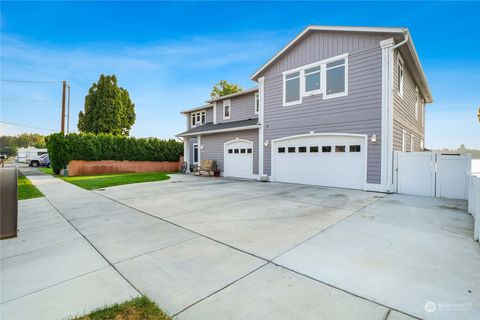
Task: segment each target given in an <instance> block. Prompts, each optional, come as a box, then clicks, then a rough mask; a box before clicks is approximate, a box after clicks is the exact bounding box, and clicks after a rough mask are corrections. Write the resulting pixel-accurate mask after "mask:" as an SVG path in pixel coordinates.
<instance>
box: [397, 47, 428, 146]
mask: <svg viewBox="0 0 480 320" xmlns="http://www.w3.org/2000/svg"><path fill="white" fill-rule="evenodd" d="M397 54H398V51H397V50H395V53H394V59H393V88H394V90H393V91H394V93H393V150H399V151H401V150H402V130H404V129H405V131H406V132H407V134H406V143H405V145H406V151H410V134H413V139H414V143H413V151H414V152H417V151H422V150H421V148H420V143H421V142H420V141H421V140H423V141H425V119H424V118H423V116H424V114H425V113H424V112H423V110H422V108H424V105H423V104H420V106H419V109H418V119H416V118H415V95H416V91H415V87H416V84H415V81H414V80H413V77H412V73H411V72H410V70H408V68H407V66H406V64H404V66H403V70H404V71H403V79H404V81H403V98H402V97H401V96H400V95H399V94H398V92H397V89H396V88H397V71H398V70H397V64H398V60H397ZM424 143H425V142H424Z"/></svg>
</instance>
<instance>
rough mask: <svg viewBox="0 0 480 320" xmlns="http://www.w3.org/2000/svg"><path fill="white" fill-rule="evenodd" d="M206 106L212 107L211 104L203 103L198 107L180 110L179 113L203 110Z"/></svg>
mask: <svg viewBox="0 0 480 320" xmlns="http://www.w3.org/2000/svg"><path fill="white" fill-rule="evenodd" d="M207 108H213V105H211V104H206V105H203V106H200V107H196V108H192V109H188V110H184V111H181V112H180V113H190V112H193V111H198V110H203V109H207Z"/></svg>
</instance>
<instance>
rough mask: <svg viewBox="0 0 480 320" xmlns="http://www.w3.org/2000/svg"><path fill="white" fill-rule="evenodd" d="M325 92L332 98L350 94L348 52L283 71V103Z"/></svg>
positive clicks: (299, 101) (291, 103)
mask: <svg viewBox="0 0 480 320" xmlns="http://www.w3.org/2000/svg"><path fill="white" fill-rule="evenodd" d="M321 93H322V94H323V99H331V98H336V97H341V96H346V95H347V94H348V53H347V54H342V55H339V56H336V57H332V58H329V59H325V60H322V61H318V62H314V63H311V64H308V65H305V66H302V67H299V68H295V69H292V70H288V71H285V72H283V105H284V106H290V105H295V104H300V103H302V99H303V97H308V96H312V95H316V94H321Z"/></svg>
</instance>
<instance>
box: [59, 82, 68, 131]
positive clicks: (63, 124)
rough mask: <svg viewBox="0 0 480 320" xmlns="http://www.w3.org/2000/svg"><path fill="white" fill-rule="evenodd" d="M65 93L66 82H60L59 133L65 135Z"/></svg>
mask: <svg viewBox="0 0 480 320" xmlns="http://www.w3.org/2000/svg"><path fill="white" fill-rule="evenodd" d="M66 91H67V82H66V81H65V80H63V81H62V126H61V129H60V131H61V132H62V133H63V134H65V102H66V101H65V100H66V99H65V98H66V93H67V92H66Z"/></svg>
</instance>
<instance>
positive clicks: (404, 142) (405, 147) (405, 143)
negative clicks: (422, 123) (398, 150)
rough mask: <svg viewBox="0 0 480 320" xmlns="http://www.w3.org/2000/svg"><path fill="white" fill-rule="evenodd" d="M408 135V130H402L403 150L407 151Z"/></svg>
mask: <svg viewBox="0 0 480 320" xmlns="http://www.w3.org/2000/svg"><path fill="white" fill-rule="evenodd" d="M406 135H407V130H405V129H403V130H402V152H406V151H407V142H406V141H405V139H406Z"/></svg>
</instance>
